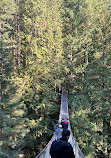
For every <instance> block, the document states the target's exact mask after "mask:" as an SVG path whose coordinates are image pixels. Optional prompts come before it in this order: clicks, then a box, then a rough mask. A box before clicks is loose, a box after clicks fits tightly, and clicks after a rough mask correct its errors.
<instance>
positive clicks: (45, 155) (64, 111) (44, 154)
mask: <svg viewBox="0 0 111 158" xmlns="http://www.w3.org/2000/svg"><path fill="white" fill-rule="evenodd" d="M62 119H69V113H68V101H67V92H66V91H65V90H63V91H62V97H61V107H60V115H59V121H58V122H61V120H62ZM68 129H69V130H70V132H71V134H70V139H69V142H70V143H71V145H72V147H73V150H74V154H75V158H85V156H84V154H83V153H82V151H81V150H80V149H79V147H78V145H77V143H76V142H75V140H74V137H73V134H72V131H71V126H70V122H69V126H68ZM55 139H56V134H55V133H54V135H53V137H52V139H51V140H50V141H49V143H48V144H47V146H46V147H45V148H44V149H43V150H42V151H41V152H40V153H39V154H38V155H37V156H36V158H50V153H49V151H50V147H51V144H52V142H53V141H54V140H55Z"/></svg>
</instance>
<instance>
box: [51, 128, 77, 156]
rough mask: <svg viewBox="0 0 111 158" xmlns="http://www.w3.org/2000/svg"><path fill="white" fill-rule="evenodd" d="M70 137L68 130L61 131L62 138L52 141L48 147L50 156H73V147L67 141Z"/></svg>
mask: <svg viewBox="0 0 111 158" xmlns="http://www.w3.org/2000/svg"><path fill="white" fill-rule="evenodd" d="M69 137H70V131H69V130H64V131H63V132H62V138H60V139H59V140H55V141H53V142H52V145H51V148H50V155H51V158H75V155H74V152H73V148H72V146H71V144H70V143H69V142H68V139H69Z"/></svg>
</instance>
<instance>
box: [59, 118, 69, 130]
mask: <svg viewBox="0 0 111 158" xmlns="http://www.w3.org/2000/svg"><path fill="white" fill-rule="evenodd" d="M68 123H69V120H62V121H61V125H62V128H63V129H64V130H66V129H68Z"/></svg>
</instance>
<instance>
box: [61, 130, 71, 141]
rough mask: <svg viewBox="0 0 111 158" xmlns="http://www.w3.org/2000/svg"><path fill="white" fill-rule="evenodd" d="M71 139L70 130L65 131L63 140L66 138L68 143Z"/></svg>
mask: <svg viewBox="0 0 111 158" xmlns="http://www.w3.org/2000/svg"><path fill="white" fill-rule="evenodd" d="M69 137H70V131H69V130H68V129H67V130H63V132H62V138H65V139H67V141H68V139H69Z"/></svg>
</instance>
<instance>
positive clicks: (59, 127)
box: [54, 124, 63, 139]
mask: <svg viewBox="0 0 111 158" xmlns="http://www.w3.org/2000/svg"><path fill="white" fill-rule="evenodd" d="M54 130H55V133H56V137H57V139H60V138H61V137H62V132H63V129H62V125H61V124H56V125H55V126H54Z"/></svg>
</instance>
